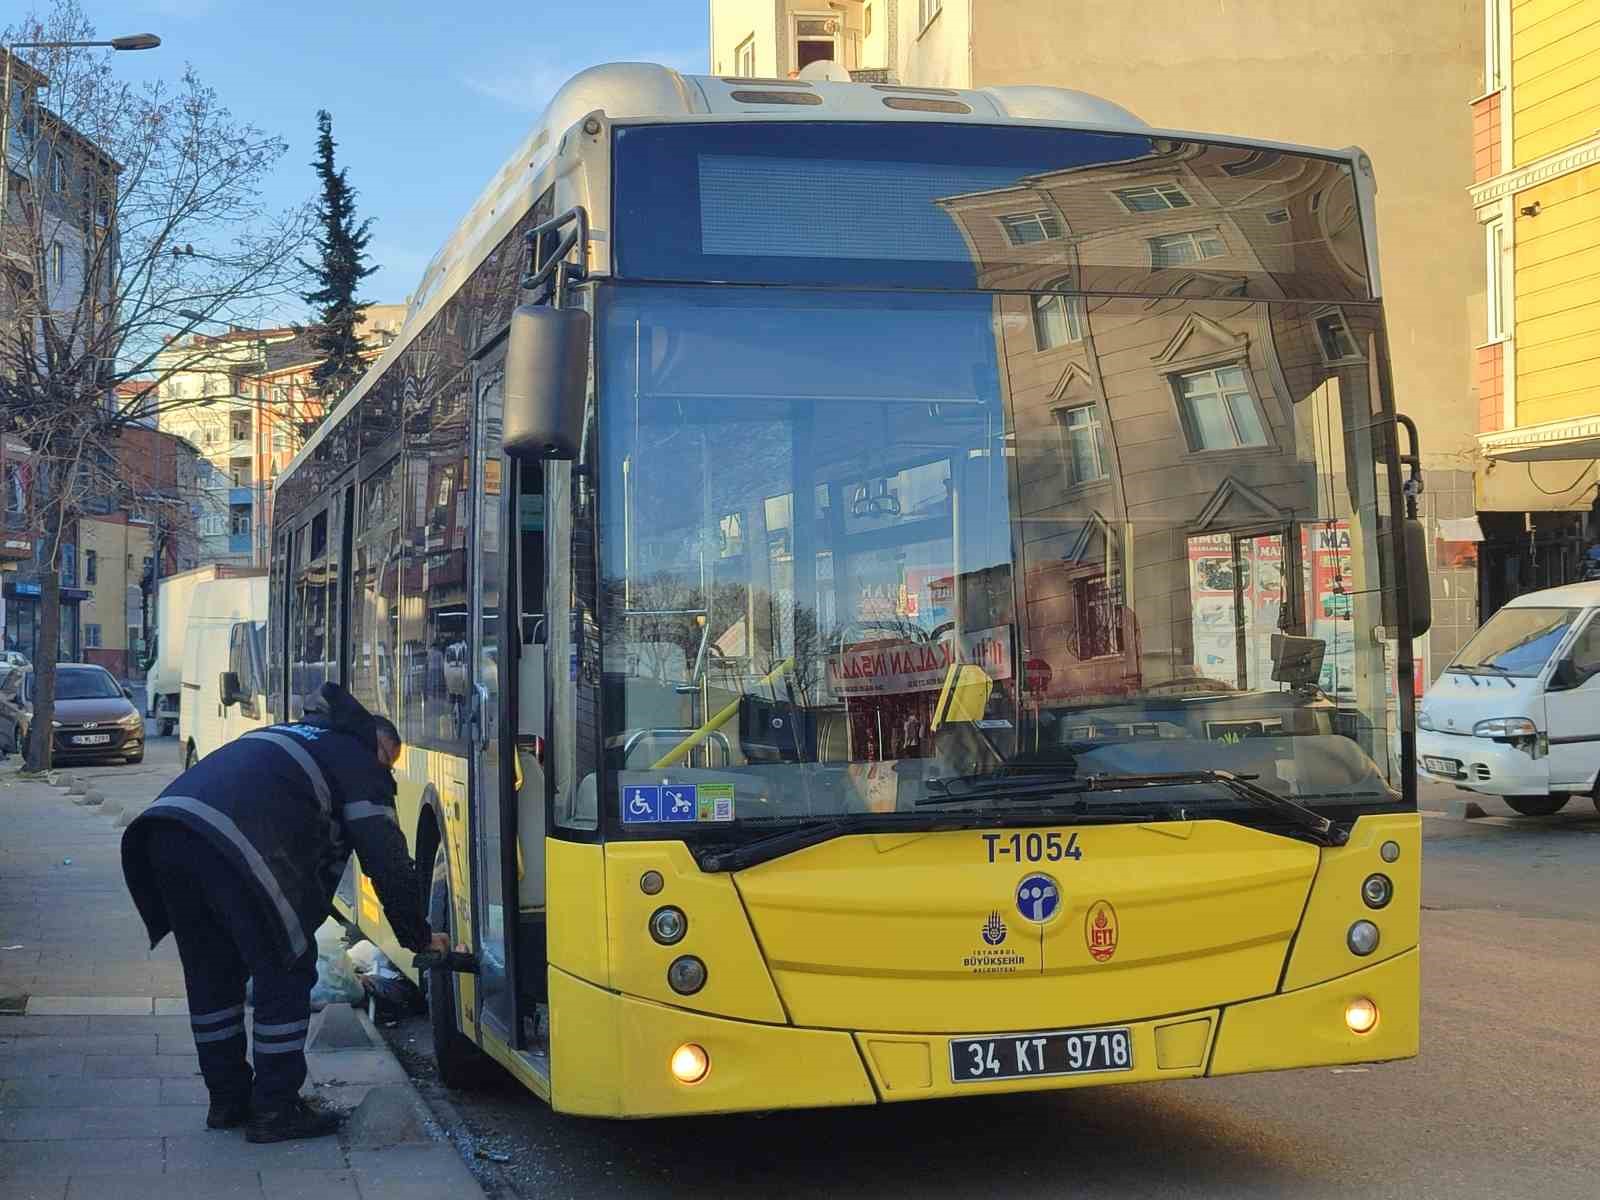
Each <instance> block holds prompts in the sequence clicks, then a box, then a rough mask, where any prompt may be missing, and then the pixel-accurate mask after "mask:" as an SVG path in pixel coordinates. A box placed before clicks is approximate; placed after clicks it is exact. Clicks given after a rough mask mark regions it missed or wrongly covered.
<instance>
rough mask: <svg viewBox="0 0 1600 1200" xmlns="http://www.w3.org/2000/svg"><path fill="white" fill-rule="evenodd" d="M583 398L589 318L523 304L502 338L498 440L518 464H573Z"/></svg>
mask: <svg viewBox="0 0 1600 1200" xmlns="http://www.w3.org/2000/svg"><path fill="white" fill-rule="evenodd" d="M588 393H589V314H588V313H586V312H584V311H583V310H582V309H576V308H551V307H550V306H548V305H532V304H524V305H522V306H521V307H519V308H518V309H517V310H516V311H515V312H514V313H512V314H511V330H510V332H509V334H508V335H507V343H506V366H505V386H504V388H503V397H504V425H503V431H504V440H505V450H506V453H507V454H510V455H514V456H516V457H518V458H534V459H545V458H567V459H571V458H577V457H578V450H579V444H580V443H581V442H582V440H583V416H584V407H585V402H586V401H587V399H588Z"/></svg>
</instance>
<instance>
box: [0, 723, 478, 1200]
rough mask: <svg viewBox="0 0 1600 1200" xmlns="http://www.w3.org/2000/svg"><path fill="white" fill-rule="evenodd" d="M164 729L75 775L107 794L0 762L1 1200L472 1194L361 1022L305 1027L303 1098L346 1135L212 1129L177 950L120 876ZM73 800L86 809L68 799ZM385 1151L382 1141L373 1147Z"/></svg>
mask: <svg viewBox="0 0 1600 1200" xmlns="http://www.w3.org/2000/svg"><path fill="white" fill-rule="evenodd" d="M175 760H176V751H175V747H174V746H173V743H172V742H171V741H170V740H168V739H161V740H159V741H156V742H152V744H151V754H150V757H149V758H147V759H146V762H145V763H144V765H143V766H114V767H105V768H86V769H70V768H69V770H70V773H71V774H72V775H73V777H74V778H76V779H78V780H80V781H82V782H83V783H84V784H86V785H87V786H88V787H89V788H90V789H93V790H98V791H100V792H103V794H104V797H105V799H104V802H103V803H102V804H99V805H92V804H82V803H81V801H83V800H84V799H92V796H91V797H82V796H69V795H68V792H67V789H66V788H65V787H54V786H50V785H48V784H45V783H40V782H25V781H22V780H20V779H19V778H18V776H17V770H16V761H17V760H16V759H15V758H12V759H10V760H7V761H6V762H4V763H0V818H3V821H4V824H3V826H0V828H3V829H4V831H5V832H4V834H3V835H0V1196H4V1197H5V1198H6V1200H33V1198H34V1197H38V1198H40V1200H64V1198H73V1200H76V1198H77V1197H87V1196H93V1197H95V1198H96V1200H104V1198H105V1197H116V1198H117V1200H143V1198H144V1197H151V1198H159V1200H179V1198H181V1200H210V1198H211V1197H219V1198H222V1197H226V1198H228V1200H233V1198H234V1197H248V1198H251V1200H323V1198H325V1197H326V1198H332V1197H339V1198H341V1200H356V1198H357V1197H366V1198H369V1200H372V1198H376V1197H382V1198H383V1200H423V1198H425V1197H426V1198H429V1200H431V1198H433V1197H445V1196H448V1197H463V1198H467V1200H470V1198H472V1197H481V1196H482V1194H483V1193H482V1191H481V1189H480V1188H479V1186H478V1184H477V1181H476V1180H475V1179H474V1178H473V1176H472V1173H471V1172H470V1171H469V1170H468V1169H467V1167H466V1165H465V1164H464V1163H463V1162H462V1161H461V1158H460V1156H459V1155H458V1154H457V1153H456V1151H455V1149H454V1148H453V1147H452V1146H450V1145H449V1144H447V1143H443V1142H440V1141H436V1140H432V1139H430V1138H429V1136H428V1131H429V1129H430V1128H431V1126H432V1122H431V1119H430V1118H429V1117H428V1116H427V1113H426V1109H425V1108H424V1107H423V1106H422V1104H421V1101H420V1099H419V1098H418V1097H417V1096H416V1094H415V1092H414V1091H412V1089H411V1087H410V1085H409V1083H407V1081H406V1076H405V1072H404V1071H403V1069H402V1068H401V1066H400V1064H399V1063H398V1062H397V1061H396V1060H395V1058H394V1056H393V1055H392V1054H390V1053H389V1051H388V1049H387V1047H385V1045H384V1043H383V1041H382V1039H381V1038H380V1037H379V1036H378V1035H377V1032H376V1031H375V1030H374V1029H373V1028H372V1027H371V1025H370V1023H368V1022H367V1021H366V1018H365V1016H364V1015H362V1014H359V1013H358V1012H357V1010H354V1009H351V1008H349V1007H348V1006H344V1005H338V1006H333V1007H330V1008H329V1009H327V1010H326V1011H325V1012H324V1013H323V1014H318V1016H317V1017H316V1018H315V1019H314V1021H313V1026H312V1034H311V1039H310V1042H309V1044H308V1047H307V1061H308V1064H309V1067H310V1081H309V1083H308V1087H307V1091H308V1093H309V1094H311V1095H314V1096H317V1097H320V1098H321V1099H322V1100H323V1101H324V1102H325V1103H328V1104H331V1105H333V1106H336V1107H340V1108H354V1107H355V1106H356V1105H357V1104H358V1103H360V1102H361V1101H362V1100H363V1098H365V1097H366V1095H367V1094H368V1093H369V1092H370V1091H372V1090H373V1089H374V1088H381V1089H382V1093H381V1094H380V1095H378V1096H375V1097H374V1099H373V1101H372V1102H371V1103H369V1104H368V1105H367V1106H364V1107H363V1109H362V1112H361V1114H360V1115H359V1116H358V1117H357V1118H355V1119H353V1120H352V1122H351V1124H350V1127H347V1129H346V1131H345V1132H344V1133H342V1134H341V1135H340V1137H339V1138H320V1139H315V1140H309V1141H301V1142H287V1143H281V1144H277V1145H269V1146H256V1145H252V1144H250V1143H249V1142H246V1141H245V1140H244V1135H243V1132H242V1131H241V1130H229V1131H223V1132H214V1131H208V1130H207V1129H206V1128H205V1113H206V1108H205V1105H206V1090H205V1084H204V1082H203V1081H202V1080H201V1078H200V1074H199V1069H198V1066H197V1063H196V1059H195V1053H194V1042H193V1040H192V1038H191V1035H190V1031H189V1021H188V1016H187V1013H188V1008H187V1005H186V1004H185V1002H184V999H183V995H184V990H183V972H182V969H181V968H180V966H179V963H178V955H177V950H176V948H175V947H174V945H173V943H172V939H171V938H170V937H169V938H167V939H166V940H165V941H164V942H163V943H162V944H161V946H160V947H159V948H157V949H156V950H155V951H154V952H153V953H151V952H148V951H147V950H146V941H147V938H146V934H145V931H144V928H143V926H142V924H141V923H140V921H139V918H138V915H137V914H136V913H135V912H134V909H133V905H132V903H131V901H129V899H128V894H127V892H126V890H125V889H124V887H123V882H122V862H121V857H120V851H119V847H120V841H121V837H122V828H121V826H122V825H124V824H126V819H127V816H126V814H129V813H133V812H137V811H138V810H139V809H141V808H143V807H144V806H145V805H146V804H148V803H149V802H150V800H151V799H152V798H153V797H154V796H155V795H156V793H157V792H159V791H160V789H161V788H162V786H164V785H165V783H166V782H167V781H168V780H170V779H171V778H172V776H173V775H174V774H175V773H176V770H177V764H176V761H175ZM74 801H78V802H79V803H75V802H74ZM373 1147H383V1148H373Z"/></svg>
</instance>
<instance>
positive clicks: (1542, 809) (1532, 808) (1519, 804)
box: [1504, 792, 1572, 817]
mask: <svg viewBox="0 0 1600 1200" xmlns="http://www.w3.org/2000/svg"><path fill="white" fill-rule="evenodd" d="M1504 799H1505V802H1506V804H1507V805H1508V806H1509V807H1510V809H1511V811H1512V812H1514V813H1518V814H1519V815H1521V816H1524V817H1549V816H1554V815H1555V814H1556V813H1558V812H1560V811H1561V810H1562V809H1563V808H1565V807H1566V804H1567V801H1568V800H1570V799H1572V797H1571V796H1568V795H1566V794H1565V793H1563V792H1557V793H1555V794H1553V795H1549V796H1506V797H1505V798H1504Z"/></svg>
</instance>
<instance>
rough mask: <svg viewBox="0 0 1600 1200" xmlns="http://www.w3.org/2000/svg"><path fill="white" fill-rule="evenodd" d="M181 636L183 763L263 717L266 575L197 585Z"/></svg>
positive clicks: (180, 733)
mask: <svg viewBox="0 0 1600 1200" xmlns="http://www.w3.org/2000/svg"><path fill="white" fill-rule="evenodd" d="M183 633H184V641H183V675H182V679H183V685H182V689H181V692H182V694H181V695H180V697H179V700H178V738H179V745H180V746H182V748H183V765H184V766H185V767H187V766H189V765H191V764H192V763H195V762H198V761H199V760H200V759H202V758H204V757H205V756H206V755H207V754H210V753H211V752H212V751H213V750H215V749H216V748H217V747H218V746H221V745H222V744H224V743H225V742H231V741H232V740H233V739H234V738H236V737H238V736H239V735H240V734H242V733H248V732H249V731H250V730H252V729H259V728H260V727H261V726H263V725H265V724H266V723H267V697H266V691H267V682H266V681H267V671H266V633H267V579H266V577H265V576H264V575H257V576H253V577H250V578H245V579H208V580H205V581H203V582H200V583H197V584H195V585H194V594H193V596H192V598H191V599H190V602H189V619H188V624H187V626H186V627H185V629H184V631H183Z"/></svg>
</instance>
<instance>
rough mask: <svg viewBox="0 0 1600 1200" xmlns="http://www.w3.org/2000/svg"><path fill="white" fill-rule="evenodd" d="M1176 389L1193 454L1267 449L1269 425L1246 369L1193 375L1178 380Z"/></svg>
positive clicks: (1227, 368) (1194, 373)
mask: <svg viewBox="0 0 1600 1200" xmlns="http://www.w3.org/2000/svg"><path fill="white" fill-rule="evenodd" d="M1177 385H1178V401H1179V407H1180V409H1181V411H1182V414H1183V427H1184V433H1185V435H1187V437H1188V439H1189V449H1190V450H1236V449H1239V448H1241V447H1247V446H1265V445H1267V428H1266V423H1265V422H1264V421H1263V420H1262V419H1261V410H1260V409H1258V408H1257V407H1256V402H1255V397H1253V396H1252V395H1251V394H1250V385H1249V381H1248V380H1247V378H1246V376H1245V373H1244V368H1243V367H1212V368H1210V369H1208V370H1204V371H1191V372H1189V373H1188V374H1186V375H1180V376H1178V378H1177Z"/></svg>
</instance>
